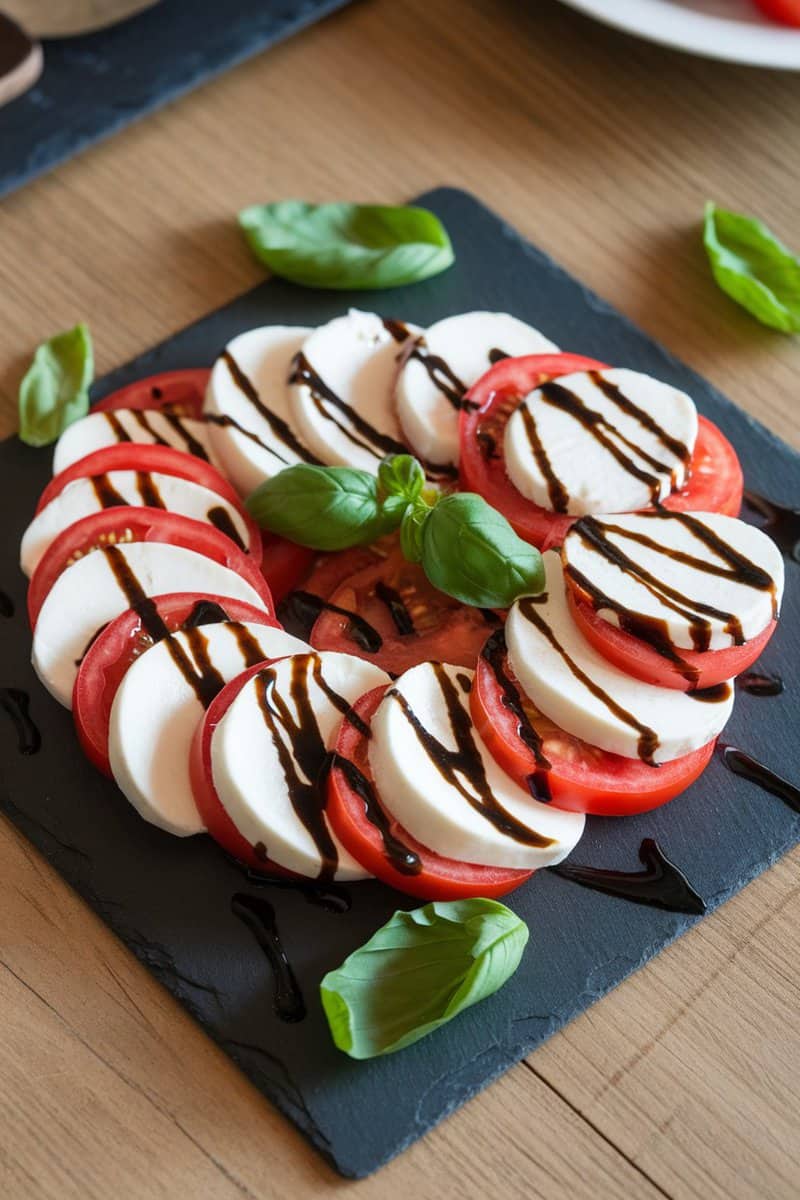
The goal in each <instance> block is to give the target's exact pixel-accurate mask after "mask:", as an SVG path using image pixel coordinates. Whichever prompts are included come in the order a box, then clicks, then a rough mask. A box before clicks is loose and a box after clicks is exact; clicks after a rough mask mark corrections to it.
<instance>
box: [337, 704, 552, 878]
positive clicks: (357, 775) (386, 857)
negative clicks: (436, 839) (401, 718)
mask: <svg viewBox="0 0 800 1200" xmlns="http://www.w3.org/2000/svg"><path fill="white" fill-rule="evenodd" d="M385 691H386V688H385V687H379V688H375V689H374V690H373V691H371V692H367V694H366V695H365V696H362V697H361V699H360V700H359V701H358V702H357V703H356V704H355V705H354V706H353V712H354V713H355V715H356V716H357V717H358V718H359V719H360V722H362V723H363V724H364V725H367V726H368V725H369V723H370V721H371V720H372V716H373V713H374V712H375V709H376V708H377V707H378V705H379V704H380V702H381V700H382V698H383V694H384V692H385ZM368 746H369V741H368V739H367V738H366V737H365V736H364V733H363V732H362V731H360V730H359V729H358V728H357V727H356V725H355V724H353V722H351V721H349V720H348V719H347V717H345V719H344V720H343V721H342V725H341V728H340V730H339V734H338V737H337V739H336V746H335V755H336V756H335V758H334V761H333V766H332V768H331V772H330V775H329V776H328V803H327V807H326V810H325V811H326V813H327V815H328V819H329V820H330V823H331V827H332V828H333V830H334V832H335V833H336V835H337V837H338V838H339V840H340V841H341V843H342V845H343V846H344V847H345V848H346V849H347V850H349V851H350V853H351V854H352V855H353V857H354V858H355V859H356V861H357V862H360V863H361V865H362V867H364V868H365V870H367V871H371V872H372V874H373V875H374V876H375V877H376V878H377V879H380V880H381V881H382V882H383V883H387V884H389V886H390V887H394V888H397V889H398V891H401V892H407V893H408V894H409V895H410V896H419V897H421V898H422V899H423V900H460V899H464V898H465V897H467V896H503V895H505V893H506V892H510V891H512V889H513V888H516V887H519V886H520V884H522V883H525V881H526V880H527V879H530V877H531V875H532V873H533V872H531V871H517V870H503V869H502V868H501V867H482V866H478V865H476V864H474V863H465V862H459V861H458V860H457V859H453V858H444V857H442V855H441V854H436V853H434V851H433V850H428V848H427V847H426V846H423V845H421V844H420V843H419V842H418V841H416V840H415V839H414V838H412V837H411V835H410V834H409V833H408V832H407V831H406V830H405V829H403V827H402V826H401V825H398V823H397V822H396V821H395V820H394V819H393V818H392V817H391V815H390V814H389V813H388V812H387V811H386V809H385V808H383V806H382V805H381V802H380V798H379V796H378V794H377V792H376V790H375V786H374V779H373V776H372V771H371V770H370V765H369V757H368V754H367V749H368ZM354 768H355V770H354ZM365 791H366V794H367V796H368V797H369V808H368V807H367V804H366V803H365V800H364V792H365ZM398 864H401V865H402V864H405V866H406V869H405V870H403V869H401V866H399V865H398ZM409 868H410V870H409Z"/></svg>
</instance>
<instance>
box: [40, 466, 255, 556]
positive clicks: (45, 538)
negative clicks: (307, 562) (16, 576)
mask: <svg viewBox="0 0 800 1200" xmlns="http://www.w3.org/2000/svg"><path fill="white" fill-rule="evenodd" d="M109 497H110V500H109ZM154 501H155V502H156V507H160V508H164V509H166V510H167V511H168V512H171V513H179V514H180V515H181V516H184V517H192V518H193V519H194V520H196V521H206V522H208V524H210V525H214V526H215V527H216V528H218V529H220V528H221V529H222V530H223V532H224V533H228V532H229V529H230V528H231V527H232V528H233V530H234V531H235V534H236V538H238V543H239V545H240V546H241V547H242V549H247V544H248V538H249V534H248V529H247V526H246V524H245V523H244V521H243V520H242V517H241V514H240V513H238V512H237V511H236V509H235V508H234V507H233V505H232V504H229V502H228V501H227V500H225V499H223V497H222V496H219V495H217V493H216V492H212V491H211V490H210V489H209V488H206V487H201V486H200V484H197V483H192V482H191V481H190V480H188V479H178V478H177V477H176V476H174V475H162V474H161V473H160V472H158V471H147V472H145V473H143V474H142V473H140V472H138V471H109V472H108V473H107V474H106V475H103V476H97V477H95V478H84V479H74V480H73V481H72V483H68V484H67V486H66V487H65V488H64V490H63V492H60V493H59V494H58V495H57V496H56V498H55V499H54V500H51V501H50V503H49V504H48V505H47V506H46V507H45V508H43V509H42V511H41V512H40V513H38V514H37V515H36V516H35V517H34V518H33V520H32V521H31V523H30V525H29V526H28V528H27V529H26V530H25V533H24V535H23V538H22V545H21V548H20V565H21V567H22V569H23V571H24V572H25V574H26V575H31V574H32V573H33V571H34V569H35V567H36V565H37V563H38V562H39V559H40V558H41V557H42V555H43V554H44V552H45V550H46V549H47V548H48V546H49V545H50V543H51V542H52V541H53V539H54V538H56V537H58V535H59V534H60V533H63V531H64V530H65V529H66V528H67V527H68V526H70V525H72V524H73V523H74V522H75V521H80V520H81V518H82V517H88V516H91V515H92V513H96V512H100V511H101V510H102V509H103V508H106V507H108V505H109V503H113V504H120V503H122V504H130V505H134V506H138V505H142V504H152V503H153V502H154ZM236 538H235V539H234V540H236Z"/></svg>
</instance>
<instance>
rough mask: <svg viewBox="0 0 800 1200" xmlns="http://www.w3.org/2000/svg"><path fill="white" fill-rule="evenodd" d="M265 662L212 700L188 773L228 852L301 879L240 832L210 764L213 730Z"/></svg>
mask: <svg viewBox="0 0 800 1200" xmlns="http://www.w3.org/2000/svg"><path fill="white" fill-rule="evenodd" d="M265 665H266V664H265V663H256V665H255V666H253V667H248V668H247V670H246V671H243V672H242V674H241V675H237V676H236V678H235V679H233V680H231V682H230V683H228V684H226V685H225V687H224V688H223V689H222V691H221V692H220V693H219V694H218V695H217V696H216V697H215V698H214V699H213V700H212V701H211V704H210V705H209V706H208V708H207V709H206V711H205V714H204V716H203V720H202V721H201V722H200V724H199V725H198V727H197V730H196V732H195V735H194V740H193V741H192V750H191V754H190V756H189V775H190V777H191V781H192V792H193V794H194V799H195V803H196V805H197V807H198V809H199V810H200V815H201V817H202V818H203V821H204V822H205V826H206V829H207V830H208V832H209V833H210V834H211V836H212V838H213V839H214V841H215V842H217V844H218V845H220V846H221V847H222V849H223V850H225V851H226V853H228V854H230V855H232V856H233V858H235V859H236V860H237V861H238V862H240V863H243V864H244V865H245V866H246V867H250V868H251V869H252V870H254V871H259V872H260V873H264V874H270V875H275V876H277V877H278V878H280V879H300V878H301V877H300V876H299V875H296V874H295V873H294V872H293V871H288V870H287V869H286V868H285V867H281V866H279V865H278V863H275V862H272V860H271V859H270V858H268V857H267V853H266V850H265V849H264V847H263V846H252V845H251V844H250V842H248V841H247V839H246V838H245V837H243V836H242V834H241V833H239V830H238V829H237V828H236V826H235V825H234V823H233V821H232V820H231V818H230V817H229V816H228V814H227V812H226V811H225V809H224V808H223V806H222V801H221V800H220V798H219V795H218V794H217V789H216V788H215V787H214V774H213V770H212V766H211V740H212V738H213V736H214V730H215V729H216V727H217V725H218V724H219V723H220V721H221V720H222V718H223V717H224V716H225V713H226V712H227V711H228V709H229V708H230V706H231V704H232V703H233V701H234V700H235V699H236V697H237V696H238V695H239V692H240V691H241V690H242V688H243V687H244V685H245V684H246V683H247V681H248V680H249V679H252V677H253V676H254V675H257V674H258V672H259V671H261V670H263V669H264V667H265Z"/></svg>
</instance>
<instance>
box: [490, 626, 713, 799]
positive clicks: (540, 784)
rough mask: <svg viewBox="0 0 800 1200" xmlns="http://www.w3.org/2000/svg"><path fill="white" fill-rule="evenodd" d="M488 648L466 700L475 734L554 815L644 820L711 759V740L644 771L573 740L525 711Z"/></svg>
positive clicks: (499, 654)
mask: <svg viewBox="0 0 800 1200" xmlns="http://www.w3.org/2000/svg"><path fill="white" fill-rule="evenodd" d="M493 641H494V640H490V642H489V643H488V644H487V647H486V650H485V652H484V654H483V655H481V658H480V659H479V661H478V669H477V672H476V674H475V682H474V684H473V687H472V691H471V693H470V708H471V713H472V719H473V721H474V722H475V727H476V728H477V730H478V732H479V733H480V735H481V737H482V738H483V740H484V742H485V743H486V745H487V747H488V749H489V751H490V753H491V754H492V756H493V757H494V759H495V760H496V761H497V762H498V763H499V764H500V766H501V767H502V768H503V770H504V771H507V772H508V774H509V775H510V776H511V778H512V779H514V780H515V781H516V782H517V783H518V784H519V785H520V787H524V788H532V789H535V790H536V791H537V792H538V796H539V798H540V799H542V798H543V791H544V790H545V789H546V790H547V791H548V792H549V796H550V799H551V800H552V803H553V804H554V805H555V807H556V808H565V809H568V810H569V811H570V812H585V813H595V814H597V815H598V816H605V817H625V816H629V815H630V814H632V813H639V812H648V811H649V810H650V809H652V808H658V807H659V805H661V804H666V802H667V801H668V800H672V799H674V797H675V796H678V795H680V793H681V792H683V791H685V790H686V788H688V787H689V784H691V783H693V782H694V780H695V779H697V777H698V776H699V775H700V774H701V772H702V771H703V769H704V768H705V766H706V765H707V763H708V761H709V759H710V758H711V756H712V754H713V753H714V745H715V741H716V739H715V741H714V742H709V743H708V744H707V745H705V746H701V747H700V749H699V750H694V751H692V753H691V754H686V755H684V756H683V757H682V758H676V759H674V760H673V761H672V762H668V763H662V764H661V766H659V767H650V766H648V765H647V764H646V763H643V762H641V761H640V760H639V759H633V758H623V757H622V756H621V755H619V754H609V753H608V752H607V751H605V750H600V749H599V748H598V747H597V746H592V745H590V744H589V743H588V742H584V741H583V740H582V739H581V738H577V737H573V736H572V734H569V733H566V732H565V731H564V730H563V729H560V728H559V726H558V725H555V724H553V722H552V721H550V720H548V719H547V717H545V716H543V714H542V713H540V712H538V711H537V709H536V708H535V707H534V706H533V705H532V704H531V702H530V701H529V700H528V698H527V697H526V695H525V693H524V692H523V691H522V688H521V687H520V685H519V682H518V681H517V679H516V677H515V675H514V673H513V671H512V670H511V666H510V664H509V661H508V656H507V655H506V654H505V652H504V650H503V647H502V644H501V643H499V642H498V641H494V644H492V642H493ZM504 682H505V684H506V686H505V688H504V686H503V683H504ZM514 708H517V710H518V711H517V712H515V711H514ZM520 708H521V711H522V714H523V716H524V720H525V725H523V721H522V720H521V719H520V715H519V709H520ZM526 727H527V730H528V733H529V737H530V730H531V727H532V729H533V731H534V734H533V736H535V737H538V738H539V739H540V743H541V746H540V753H541V754H544V756H545V758H546V760H547V762H548V763H549V764H550V766H549V769H547V768H542V767H541V766H540V764H539V763H538V762H537V759H536V755H535V754H534V751H533V750H532V749H531V747H530V745H529V744H528V743H527V742H526V740H525V732H526Z"/></svg>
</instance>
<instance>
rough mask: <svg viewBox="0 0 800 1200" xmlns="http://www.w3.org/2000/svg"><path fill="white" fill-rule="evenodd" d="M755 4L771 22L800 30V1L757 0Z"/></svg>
mask: <svg viewBox="0 0 800 1200" xmlns="http://www.w3.org/2000/svg"><path fill="white" fill-rule="evenodd" d="M755 3H756V7H757V8H760V9H761V11H762V12H763V14H764V16H766V17H769V18H770V20H772V21H778V22H779V23H780V24H781V25H791V26H793V27H794V28H800V0H755Z"/></svg>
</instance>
